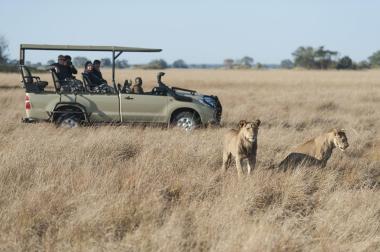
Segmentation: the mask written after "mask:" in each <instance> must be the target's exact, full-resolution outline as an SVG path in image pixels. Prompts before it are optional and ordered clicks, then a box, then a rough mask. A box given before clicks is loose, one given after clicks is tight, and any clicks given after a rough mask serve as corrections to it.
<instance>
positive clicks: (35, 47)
mask: <svg viewBox="0 0 380 252" xmlns="http://www.w3.org/2000/svg"><path fill="white" fill-rule="evenodd" d="M25 50H51V51H98V52H112V82H113V84H114V86H115V87H116V84H115V60H116V59H117V57H119V56H120V54H122V53H123V52H161V51H162V49H154V48H140V47H127V46H90V45H45V44H20V65H24V61H25ZM115 53H117V54H115Z"/></svg>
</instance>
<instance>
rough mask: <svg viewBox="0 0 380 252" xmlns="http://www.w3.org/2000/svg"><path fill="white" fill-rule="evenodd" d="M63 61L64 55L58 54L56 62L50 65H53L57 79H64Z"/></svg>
mask: <svg viewBox="0 0 380 252" xmlns="http://www.w3.org/2000/svg"><path fill="white" fill-rule="evenodd" d="M64 62H65V56H63V55H59V56H58V62H57V63H53V64H51V65H50V66H51V67H53V68H54V69H55V73H56V74H57V77H58V79H59V80H64V79H65V77H64V73H65V69H64V68H65V65H64Z"/></svg>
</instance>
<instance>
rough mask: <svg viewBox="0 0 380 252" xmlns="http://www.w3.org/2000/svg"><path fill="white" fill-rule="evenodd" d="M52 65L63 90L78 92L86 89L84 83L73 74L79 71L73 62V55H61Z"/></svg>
mask: <svg viewBox="0 0 380 252" xmlns="http://www.w3.org/2000/svg"><path fill="white" fill-rule="evenodd" d="M51 67H52V69H51V70H52V71H54V72H55V74H56V76H57V78H58V81H59V82H60V86H61V89H62V90H63V91H65V92H76V91H83V90H84V88H83V83H82V82H81V81H80V80H77V79H75V76H73V74H76V73H78V71H77V70H76V69H75V67H74V66H73V64H72V63H71V57H70V56H69V55H66V56H63V55H59V56H58V62H57V63H54V64H52V65H51Z"/></svg>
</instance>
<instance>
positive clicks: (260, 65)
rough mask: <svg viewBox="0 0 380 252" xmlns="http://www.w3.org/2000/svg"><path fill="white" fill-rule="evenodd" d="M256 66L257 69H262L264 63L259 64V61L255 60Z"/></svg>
mask: <svg viewBox="0 0 380 252" xmlns="http://www.w3.org/2000/svg"><path fill="white" fill-rule="evenodd" d="M256 68H257V69H263V68H264V65H263V64H261V63H260V62H257V63H256Z"/></svg>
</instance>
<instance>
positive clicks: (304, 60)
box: [292, 46, 315, 69]
mask: <svg viewBox="0 0 380 252" xmlns="http://www.w3.org/2000/svg"><path fill="white" fill-rule="evenodd" d="M292 55H293V57H294V65H295V66H299V67H304V68H307V69H311V68H314V67H315V61H314V49H313V48H312V47H310V46H309V47H303V46H300V47H298V48H297V50H295V51H294V52H293V53H292Z"/></svg>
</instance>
